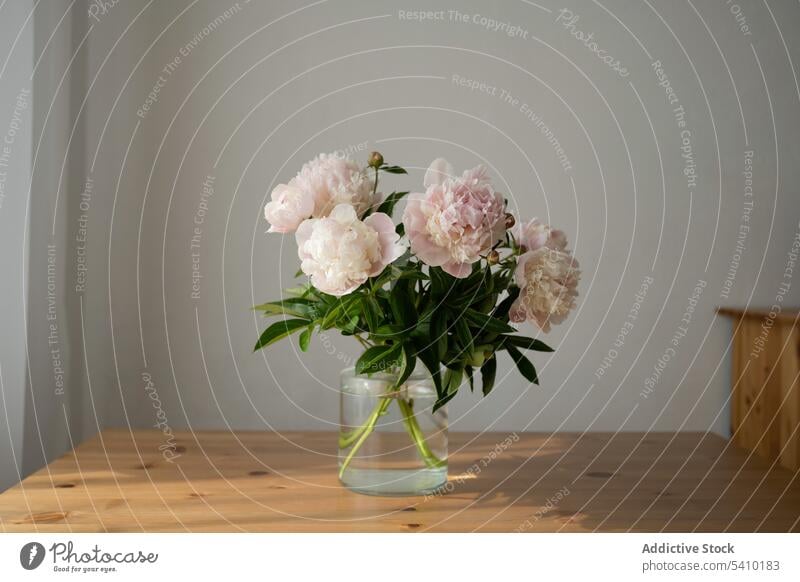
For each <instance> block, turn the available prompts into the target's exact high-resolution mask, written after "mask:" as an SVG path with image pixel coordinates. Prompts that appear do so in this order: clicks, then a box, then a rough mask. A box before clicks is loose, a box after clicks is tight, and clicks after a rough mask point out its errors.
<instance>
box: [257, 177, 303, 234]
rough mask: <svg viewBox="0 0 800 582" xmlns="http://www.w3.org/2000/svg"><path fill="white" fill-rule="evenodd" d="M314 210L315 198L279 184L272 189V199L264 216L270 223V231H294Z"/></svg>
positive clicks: (265, 209) (293, 187)
mask: <svg viewBox="0 0 800 582" xmlns="http://www.w3.org/2000/svg"><path fill="white" fill-rule="evenodd" d="M313 211H314V200H313V199H312V198H311V196H310V195H309V194H307V193H306V192H303V191H302V190H301V189H300V188H297V187H295V186H290V185H287V184H278V186H276V187H275V189H274V190H273V191H272V201H271V202H268V203H267V205H266V206H264V218H266V219H267V222H269V223H270V227H269V232H294V231H295V230H297V227H298V226H300V223H301V222H303V221H304V220H305V219H306V218H308V217H309V216H311V213H312V212H313Z"/></svg>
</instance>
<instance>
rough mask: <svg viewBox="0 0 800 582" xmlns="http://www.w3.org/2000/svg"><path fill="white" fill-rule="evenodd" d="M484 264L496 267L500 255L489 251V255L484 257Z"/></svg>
mask: <svg viewBox="0 0 800 582" xmlns="http://www.w3.org/2000/svg"><path fill="white" fill-rule="evenodd" d="M486 262H487V263H489V264H490V265H496V264H497V263H499V262H500V253H498V252H497V251H495V250H493V251H490V252H489V254H488V255H486Z"/></svg>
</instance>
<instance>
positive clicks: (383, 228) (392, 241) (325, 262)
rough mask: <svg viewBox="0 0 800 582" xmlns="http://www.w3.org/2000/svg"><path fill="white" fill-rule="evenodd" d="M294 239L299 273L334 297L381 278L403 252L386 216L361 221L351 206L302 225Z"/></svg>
mask: <svg viewBox="0 0 800 582" xmlns="http://www.w3.org/2000/svg"><path fill="white" fill-rule="evenodd" d="M295 236H296V238H297V247H298V255H299V256H300V260H301V261H302V262H301V265H300V268H301V269H302V271H303V272H304V273H305V274H306V275H308V276H309V277H311V284H312V285H314V287H316V288H317V289H319V290H320V291H323V292H324V293H328V294H330V295H336V296H337V297H338V296H342V295H347V294H348V293H352V292H353V291H355V290H356V289H357V288H358V287H359V286H360V285H361V284H362V283H364V282H365V281H366V280H367V279H368V278H369V277H374V276H376V275H378V274H380V273H381V271H383V269H384V268H386V265H388V264H389V263H391V262H393V261H395V260H396V259H398V258H399V257H400V256H401V255H402V254H403V253H404V252H405V250H406V247H405V244H403V243H401V242H400V237H399V236H398V235H397V233H396V232H395V227H394V223H393V222H392V219H391V218H389V216H387V215H386V214H383V213H382V212H377V213H375V214H371V215H370V216H368V217H367V218H366V219H365V220H364V221H361V220H359V218H358V215H357V214H356V210H355V209H354V208H353V207H352V206H351V205H350V204H339V205H338V206H336V207H335V208H333V210H332V211H331V213H330V215H329V216H327V217H325V218H311V219H309V220H306V221H304V222H303V223H302V224H301V225H300V227H299V228H298V229H297V233H296V235H295Z"/></svg>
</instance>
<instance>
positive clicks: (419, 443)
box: [339, 398, 447, 479]
mask: <svg viewBox="0 0 800 582" xmlns="http://www.w3.org/2000/svg"><path fill="white" fill-rule="evenodd" d="M391 402H392V398H381V399H380V401H379V402H378V404H377V406H376V407H375V408H374V410H373V411H372V412H371V413H370V415H369V417H368V418H367V421H366V422H365V423H364V424H363V425H361V426H360V427H358V428H357V429H355V430H354V431H352V432H350V433H349V434H347V435H343V436H340V437H339V448H340V449H346V448H347V447H349V446H350V445H353V448H352V449H350V452H349V453H347V456H346V457H345V459H344V461H342V466H341V467H339V478H340V479H341V478H342V476H343V475H344V472H345V470H346V469H347V467H348V465H349V464H350V462H351V461H352V460H353V457H354V456H355V454H356V453H357V452H358V450H359V449H360V448H361V446H362V445H363V444H364V441H366V440H367V437H369V435H370V434H371V433H372V431H373V430H375V425H376V424H377V422H378V419H379V418H380V417H381V416H382V415H383V414H384V413H385V412H386V410H387V409H388V408H389V405H390V404H391ZM397 404H398V406H399V407H400V411H401V412H402V414H403V424H404V425H405V428H406V432H408V434H409V436H410V437H411V439H412V440H413V441H414V445H415V446H416V447H417V451H418V452H419V454H420V456H421V457H422V460H423V461H424V462H425V465H426V466H427V467H429V468H431V469H436V468H440V467H444V466H446V465H447V461H444V460H442V459H440V458H439V457H437V456H436V455H435V454H434V452H433V451H432V450H431V449H430V447H429V446H428V443H427V441H426V440H425V436H424V434H423V433H422V429H421V428H420V426H419V423H417V418H416V416H414V408H413V406H412V405H411V404H410V403H409V402H407V401H405V400H403V399H402V398H398V399H397Z"/></svg>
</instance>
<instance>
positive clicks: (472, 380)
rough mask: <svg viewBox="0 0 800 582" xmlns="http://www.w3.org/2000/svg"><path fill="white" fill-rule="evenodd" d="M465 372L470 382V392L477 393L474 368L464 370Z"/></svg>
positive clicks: (469, 367) (468, 367)
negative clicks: (473, 375)
mask: <svg viewBox="0 0 800 582" xmlns="http://www.w3.org/2000/svg"><path fill="white" fill-rule="evenodd" d="M464 371H465V372H466V373H467V380H469V391H470V392H474V391H475V379H474V378H473V377H472V366H467V367H465V368H464Z"/></svg>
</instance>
